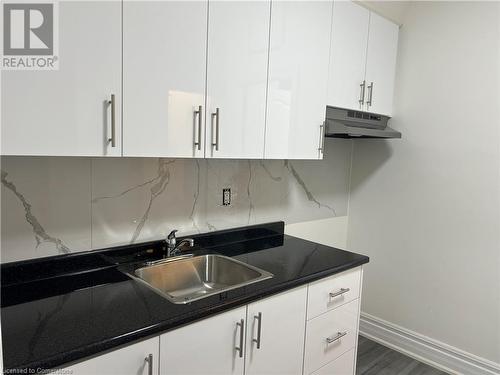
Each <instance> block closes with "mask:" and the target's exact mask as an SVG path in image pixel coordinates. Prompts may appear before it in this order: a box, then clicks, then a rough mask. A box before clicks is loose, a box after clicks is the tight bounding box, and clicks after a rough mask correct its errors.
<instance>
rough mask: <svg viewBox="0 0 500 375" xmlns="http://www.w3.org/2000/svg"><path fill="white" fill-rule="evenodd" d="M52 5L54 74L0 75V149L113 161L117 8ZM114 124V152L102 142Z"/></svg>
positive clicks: (117, 146)
mask: <svg viewBox="0 0 500 375" xmlns="http://www.w3.org/2000/svg"><path fill="white" fill-rule="evenodd" d="M58 7H59V17H58V21H59V33H58V34H59V55H58V60H59V69H58V70H53V71H40V70H38V71H37V70H32V71H27V70H24V71H5V70H4V71H2V73H1V74H2V126H1V127H2V134H1V138H2V141H1V144H2V147H1V152H2V154H3V155H55V156H66V155H69V156H119V155H121V118H120V114H121V3H120V2H118V1H93V2H72V1H68V2H63V1H61V2H59V6H58ZM112 95H114V118H113V116H112V107H113V105H111V104H110V103H109V102H110V101H111V97H112ZM113 123H114V126H115V131H114V136H115V142H114V147H113V144H112V143H111V142H109V141H108V139H109V138H111V136H112V134H113V130H112V128H113Z"/></svg>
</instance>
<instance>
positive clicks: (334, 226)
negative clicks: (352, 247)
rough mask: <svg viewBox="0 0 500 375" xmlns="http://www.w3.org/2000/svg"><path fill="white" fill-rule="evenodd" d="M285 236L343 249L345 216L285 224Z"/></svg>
mask: <svg viewBox="0 0 500 375" xmlns="http://www.w3.org/2000/svg"><path fill="white" fill-rule="evenodd" d="M285 234H289V235H291V236H295V237H299V238H303V239H305V240H309V241H313V242H318V243H320V244H323V245H327V246H333V247H336V248H339V249H345V248H346V247H347V216H337V217H331V218H328V219H320V220H311V221H302V222H299V223H293V224H287V225H286V226H285Z"/></svg>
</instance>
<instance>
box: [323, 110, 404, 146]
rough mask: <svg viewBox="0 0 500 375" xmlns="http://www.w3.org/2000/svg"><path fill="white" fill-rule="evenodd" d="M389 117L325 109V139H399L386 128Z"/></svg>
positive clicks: (397, 135)
mask: <svg viewBox="0 0 500 375" xmlns="http://www.w3.org/2000/svg"><path fill="white" fill-rule="evenodd" d="M389 119H390V117H388V116H384V115H379V114H376V113H371V112H363V111H356V110H352V109H345V108H339V107H331V106H327V107H326V129H325V137H332V138H401V133H400V132H398V131H396V130H394V129H392V128H390V127H388V126H387V121H389Z"/></svg>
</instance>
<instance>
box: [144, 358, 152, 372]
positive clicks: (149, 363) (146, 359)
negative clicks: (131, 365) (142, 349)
mask: <svg viewBox="0 0 500 375" xmlns="http://www.w3.org/2000/svg"><path fill="white" fill-rule="evenodd" d="M144 360H145V361H146V362H147V364H148V375H153V355H152V354H150V355H148V356H147V357H146V358H144Z"/></svg>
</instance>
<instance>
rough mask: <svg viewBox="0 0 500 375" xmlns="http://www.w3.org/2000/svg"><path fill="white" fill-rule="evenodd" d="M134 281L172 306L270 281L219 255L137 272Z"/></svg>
mask: <svg viewBox="0 0 500 375" xmlns="http://www.w3.org/2000/svg"><path fill="white" fill-rule="evenodd" d="M134 274H135V276H136V278H138V279H139V280H141V281H143V282H145V283H146V284H147V285H149V286H150V287H152V288H153V289H154V290H156V291H157V292H158V293H160V294H161V295H163V296H165V297H166V298H168V299H169V300H170V301H172V302H173V303H178V304H180V303H188V302H192V301H196V300H199V299H201V298H206V297H209V296H211V295H214V294H217V293H221V292H225V291H228V290H231V289H236V288H239V287H242V286H245V285H249V284H253V283H256V282H259V281H262V280H265V279H269V278H271V277H273V274H271V273H269V272H266V271H263V270H261V269H259V268H257V267H253V266H250V265H248V264H245V263H243V262H240V261H237V260H235V259H232V258H228V257H226V256H222V255H215V254H210V255H201V256H196V257H192V258H181V259H178V260H173V259H166V261H165V262H161V263H159V264H155V265H152V266H146V267H142V268H138V269H136V270H135V272H134Z"/></svg>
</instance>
